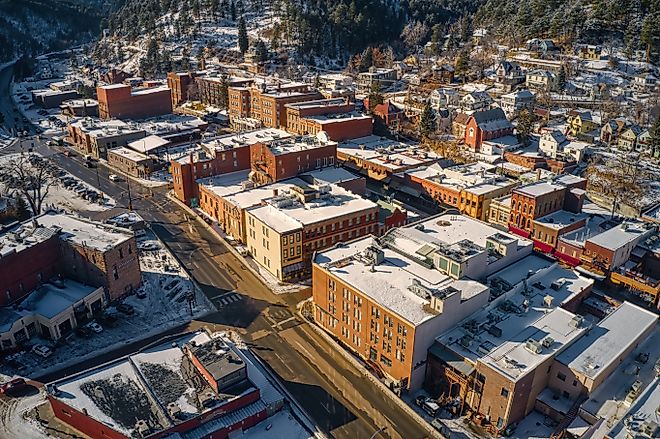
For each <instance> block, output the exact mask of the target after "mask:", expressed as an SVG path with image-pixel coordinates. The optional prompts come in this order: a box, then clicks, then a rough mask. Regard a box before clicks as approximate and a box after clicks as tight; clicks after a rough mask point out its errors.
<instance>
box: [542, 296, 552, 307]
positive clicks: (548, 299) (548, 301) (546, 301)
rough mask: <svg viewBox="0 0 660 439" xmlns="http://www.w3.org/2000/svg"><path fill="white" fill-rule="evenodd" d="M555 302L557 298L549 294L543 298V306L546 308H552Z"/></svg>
mask: <svg viewBox="0 0 660 439" xmlns="http://www.w3.org/2000/svg"><path fill="white" fill-rule="evenodd" d="M553 300H555V298H554V297H552V296H551V295H550V294H548V295H547V296H545V297H544V298H543V305H545V307H546V308H550V307H551V306H552V301H553Z"/></svg>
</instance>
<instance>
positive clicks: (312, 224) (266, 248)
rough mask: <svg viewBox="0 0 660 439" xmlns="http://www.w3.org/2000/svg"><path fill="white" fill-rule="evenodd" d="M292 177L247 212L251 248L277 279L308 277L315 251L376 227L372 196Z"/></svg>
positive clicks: (353, 237) (374, 205)
mask: <svg viewBox="0 0 660 439" xmlns="http://www.w3.org/2000/svg"><path fill="white" fill-rule="evenodd" d="M290 183H291V186H290V187H289V188H288V189H286V190H282V192H280V191H279V190H278V189H274V190H273V196H272V197H270V198H267V199H265V200H263V202H262V204H263V205H261V206H256V207H253V208H249V209H247V211H246V213H245V217H246V224H247V226H246V227H247V230H246V231H247V242H246V246H247V248H248V251H249V252H250V254H251V255H252V257H253V258H254V260H255V261H256V262H257V263H258V264H259V265H261V266H262V267H264V268H265V269H266V270H268V271H269V272H270V273H271V274H273V276H275V277H276V278H277V279H278V280H285V281H286V280H291V279H302V278H305V277H308V276H309V273H310V269H311V258H312V255H313V254H314V253H315V252H317V251H320V250H322V249H325V248H328V247H330V246H332V245H334V244H336V243H337V242H345V241H348V240H351V239H355V238H359V237H361V236H365V235H368V234H376V233H378V230H379V225H378V215H379V208H378V206H377V205H376V204H375V203H374V202H372V201H369V200H366V199H364V198H362V197H360V196H358V195H355V194H353V193H351V192H348V191H346V190H345V189H342V188H340V187H338V186H334V185H321V186H311V185H308V184H306V183H305V182H304V181H302V180H299V179H293V180H290Z"/></svg>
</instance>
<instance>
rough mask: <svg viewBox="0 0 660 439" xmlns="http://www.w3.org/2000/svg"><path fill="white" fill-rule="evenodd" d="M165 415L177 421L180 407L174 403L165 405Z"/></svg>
mask: <svg viewBox="0 0 660 439" xmlns="http://www.w3.org/2000/svg"><path fill="white" fill-rule="evenodd" d="M167 413H169V415H170V417H172V418H176V419H178V418H179V417H180V416H181V407H179V405H178V404H177V403H176V402H171V403H169V404H167Z"/></svg>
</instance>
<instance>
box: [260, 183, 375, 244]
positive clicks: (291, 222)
mask: <svg viewBox="0 0 660 439" xmlns="http://www.w3.org/2000/svg"><path fill="white" fill-rule="evenodd" d="M286 182H287V183H288V184H290V185H291V188H287V189H282V190H280V191H278V195H277V196H273V197H271V198H270V199H266V200H265V201H266V202H267V203H268V204H267V205H265V206H260V207H256V208H252V209H250V211H249V212H250V214H251V215H253V216H254V217H256V218H258V219H259V220H261V221H262V222H264V223H265V224H266V225H268V226H269V227H271V228H272V229H273V230H275V231H277V232H279V233H287V232H290V231H292V230H295V229H298V228H302V227H303V226H306V225H310V224H315V223H318V222H322V221H327V220H329V219H331V218H337V217H341V216H345V215H349V214H351V213H356V212H361V211H364V210H367V209H370V208H374V209H376V208H377V207H378V206H377V205H376V203H374V202H373V201H371V200H367V199H364V198H362V197H360V196H359V195H355V194H353V193H352V192H349V191H347V190H346V189H343V188H341V187H339V186H336V185H327V189H328V191H327V192H326V193H324V194H320V196H319V197H318V198H315V199H313V200H311V201H308V202H305V203H304V204H303V203H302V202H300V201H298V198H297V197H296V196H295V195H294V194H293V186H297V187H302V188H307V187H309V188H311V189H312V190H316V191H319V190H320V189H322V187H323V186H324V185H321V186H314V185H309V184H307V183H306V182H305V181H303V180H301V179H299V178H294V179H290V180H287V181H286Z"/></svg>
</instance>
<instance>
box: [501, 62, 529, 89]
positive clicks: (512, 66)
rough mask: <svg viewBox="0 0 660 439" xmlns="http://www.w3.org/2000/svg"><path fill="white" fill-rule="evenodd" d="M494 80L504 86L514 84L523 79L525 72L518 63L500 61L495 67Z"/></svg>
mask: <svg viewBox="0 0 660 439" xmlns="http://www.w3.org/2000/svg"><path fill="white" fill-rule="evenodd" d="M495 76H496V79H495V81H496V82H497V83H498V84H502V85H505V86H509V87H512V86H515V85H517V84H521V83H523V82H524V81H525V74H524V73H523V71H522V68H521V67H520V65H518V63H516V62H513V61H501V62H500V63H499V64H498V65H497V67H496V68H495Z"/></svg>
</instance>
